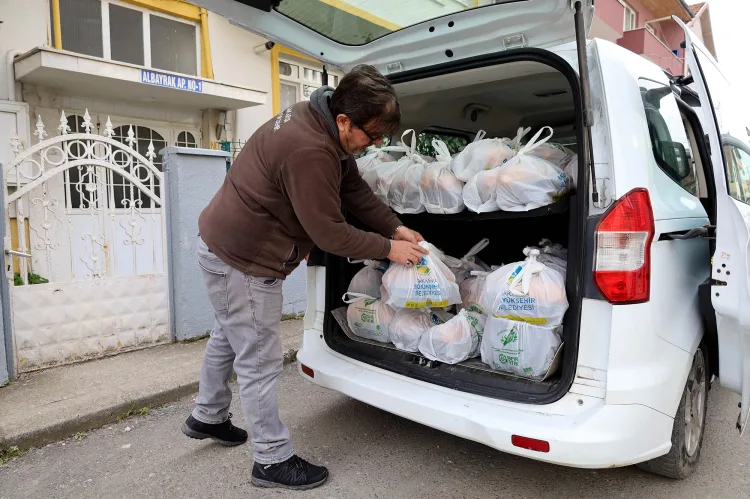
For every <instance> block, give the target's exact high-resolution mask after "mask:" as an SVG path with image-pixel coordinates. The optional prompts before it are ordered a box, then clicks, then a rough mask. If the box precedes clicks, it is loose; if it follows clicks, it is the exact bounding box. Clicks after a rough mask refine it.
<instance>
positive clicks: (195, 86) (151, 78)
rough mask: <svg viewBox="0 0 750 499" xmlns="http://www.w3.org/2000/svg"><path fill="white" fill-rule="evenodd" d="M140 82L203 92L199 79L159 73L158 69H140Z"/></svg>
mask: <svg viewBox="0 0 750 499" xmlns="http://www.w3.org/2000/svg"><path fill="white" fill-rule="evenodd" d="M141 83H146V84H147V85H156V86H159V87H167V88H174V89H175V90H187V91H189V92H203V82H202V81H201V80H196V79H194V78H185V77H183V76H177V75H170V74H166V73H160V72H158V71H151V70H150V69H141Z"/></svg>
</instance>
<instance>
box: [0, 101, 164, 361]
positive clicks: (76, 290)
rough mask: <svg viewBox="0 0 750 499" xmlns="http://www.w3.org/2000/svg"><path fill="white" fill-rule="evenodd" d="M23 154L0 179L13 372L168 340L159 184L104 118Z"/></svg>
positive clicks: (63, 129) (63, 126) (40, 130)
mask: <svg viewBox="0 0 750 499" xmlns="http://www.w3.org/2000/svg"><path fill="white" fill-rule="evenodd" d="M82 128H83V130H84V132H82V133H72V134H71V133H69V132H70V127H69V124H68V120H67V119H66V117H65V113H62V116H61V118H60V125H59V126H58V127H57V129H58V131H59V135H57V136H55V137H52V138H46V137H47V132H46V129H45V126H44V124H43V123H42V119H41V117H39V118H38V121H37V123H36V131H35V132H34V135H35V136H36V137H37V141H38V143H37V144H36V145H34V146H33V147H30V148H28V149H25V148H24V145H23V144H22V142H21V140H20V139H19V138H18V137H13V138H11V147H12V149H13V152H14V154H15V158H14V159H13V160H12V161H11V162H10V164H9V165H8V167H7V168H5V169H4V172H3V181H4V189H5V191H4V194H5V216H6V234H5V239H4V246H5V254H6V276H7V278H8V279H9V280H10V288H11V304H12V306H11V308H12V319H13V334H14V348H15V352H16V362H17V369H18V371H19V372H26V371H31V370H36V369H40V368H43V367H49V366H53V365H60V364H64V363H69V362H75V361H78V360H84V359H89V358H95V357H100V356H104V355H108V354H114V353H119V352H122V351H124V350H132V349H136V348H142V347H145V346H150V345H154V344H157V343H164V342H167V341H169V339H170V335H169V306H168V302H169V300H168V296H167V292H168V285H167V275H166V268H167V263H166V257H167V255H166V233H165V231H166V220H165V213H164V210H163V200H164V194H163V189H164V186H163V176H162V172H161V171H160V170H159V169H158V168H157V167H156V166H155V165H154V158H155V157H156V151H155V150H154V147H153V143H151V144H150V145H149V147H148V152H147V153H146V157H144V156H142V155H141V154H139V153H138V152H137V151H136V150H135V149H134V148H133V145H134V143H135V140H136V139H135V137H134V134H133V130H132V127H131V128H130V130H129V131H128V134H127V136H126V137H124V142H125V143H122V142H119V141H117V140H115V139H114V138H113V136H114V135H115V131H114V129H113V127H112V124H111V122H110V120H109V119H107V124H106V128H105V131H104V133H103V134H102V135H98V134H96V133H92V129H93V128H94V126H93V124H92V123H91V119H90V116H89V113H88V111H86V114H85V115H84V117H83V123H82Z"/></svg>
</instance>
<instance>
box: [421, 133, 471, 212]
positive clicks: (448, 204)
mask: <svg viewBox="0 0 750 499" xmlns="http://www.w3.org/2000/svg"><path fill="white" fill-rule="evenodd" d="M432 147H433V148H434V149H435V152H436V155H435V161H434V162H433V163H429V164H428V165H427V166H425V169H424V174H423V175H422V179H421V180H420V181H419V194H420V196H421V197H420V199H421V201H422V204H423V205H424V207H425V209H426V210H427V212H428V213H439V214H443V215H447V214H453V213H459V212H461V211H463V209H464V200H463V190H464V183H463V182H461V181H460V180H459V179H458V177H456V175H455V174H454V173H453V170H451V167H450V165H451V154H450V151H449V150H448V146H447V145H446V144H445V142H443V141H442V140H433V141H432Z"/></svg>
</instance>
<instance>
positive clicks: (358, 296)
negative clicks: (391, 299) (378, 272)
mask: <svg viewBox="0 0 750 499" xmlns="http://www.w3.org/2000/svg"><path fill="white" fill-rule="evenodd" d="M347 296H348V297H349V298H347ZM362 298H369V299H371V300H377V298H375V297H374V296H370V295H366V294H364V293H350V292H348V291H347V292H346V293H344V296H342V297H341V301H343V302H344V303H354V302H355V301H357V300H360V299H362Z"/></svg>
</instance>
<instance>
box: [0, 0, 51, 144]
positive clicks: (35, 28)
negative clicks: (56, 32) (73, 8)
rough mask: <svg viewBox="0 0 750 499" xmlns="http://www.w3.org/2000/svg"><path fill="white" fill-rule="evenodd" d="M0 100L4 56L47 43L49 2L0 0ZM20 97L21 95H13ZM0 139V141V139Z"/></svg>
mask: <svg viewBox="0 0 750 499" xmlns="http://www.w3.org/2000/svg"><path fill="white" fill-rule="evenodd" d="M0 20H2V21H3V24H2V25H0V56H2V60H0V100H3V99H7V98H8V65H7V63H6V61H7V55H8V51H10V50H20V51H22V52H26V51H28V50H31V49H32V48H34V47H38V46H40V45H46V44H47V32H48V25H49V3H48V1H47V0H0ZM16 99H17V100H20V99H21V96H20V95H16ZM0 140H2V139H1V138H0Z"/></svg>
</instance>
